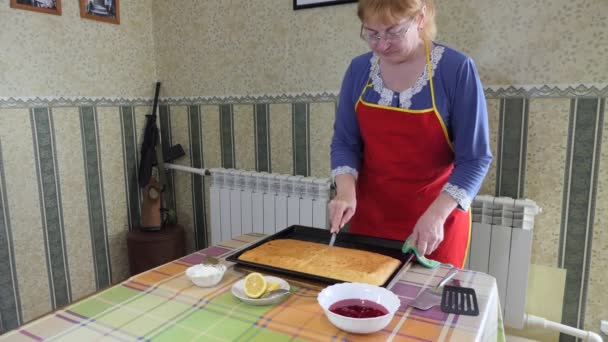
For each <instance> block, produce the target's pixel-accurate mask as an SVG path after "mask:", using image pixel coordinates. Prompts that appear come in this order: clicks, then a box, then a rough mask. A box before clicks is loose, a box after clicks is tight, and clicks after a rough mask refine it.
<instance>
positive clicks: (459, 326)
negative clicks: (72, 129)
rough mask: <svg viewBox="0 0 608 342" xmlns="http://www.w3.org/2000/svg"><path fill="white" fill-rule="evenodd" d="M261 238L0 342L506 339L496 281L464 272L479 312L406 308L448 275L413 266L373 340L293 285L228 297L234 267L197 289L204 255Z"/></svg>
mask: <svg viewBox="0 0 608 342" xmlns="http://www.w3.org/2000/svg"><path fill="white" fill-rule="evenodd" d="M262 237H263V235H258V234H249V235H243V236H241V237H238V238H236V239H233V240H230V241H226V242H224V243H222V244H220V245H218V246H214V247H210V248H207V249H204V250H201V251H198V252H195V253H193V254H190V255H188V256H186V257H184V258H181V259H179V260H175V261H173V262H170V263H168V264H165V265H162V266H160V267H157V268H155V269H153V270H150V271H148V272H145V273H142V274H139V275H136V276H134V277H132V278H130V279H128V280H126V281H124V282H122V283H121V284H118V285H115V286H113V287H111V288H109V289H107V290H104V291H101V292H99V293H97V294H95V295H93V296H90V297H88V298H86V299H84V300H81V301H79V302H77V303H74V304H72V305H70V306H68V307H66V308H64V309H61V310H57V311H54V312H52V313H50V314H48V315H46V316H44V317H42V318H40V319H37V320H35V321H33V322H30V323H28V324H26V325H24V326H22V327H20V328H18V329H16V330H14V331H11V332H9V333H7V334H5V335H2V336H0V340H1V341H32V340H35V341H43V340H45V341H134V340H137V341H148V340H149V341H265V342H267V341H286V340H294V341H303V340H322V341H334V340H341V341H346V340H359V341H379V340H394V341H445V340H453V341H495V340H499V341H503V340H504V334H503V326H502V319H501V314H500V308H499V301H498V291H497V287H496V283H495V280H494V278H492V277H490V276H488V275H486V274H483V273H478V272H472V271H463V272H460V273H459V274H458V275H457V276H456V278H455V279H458V280H459V281H460V284H461V286H466V287H473V288H475V291H476V292H477V298H478V302H479V305H480V315H479V316H476V317H472V316H463V315H454V314H446V313H443V312H442V311H441V310H440V309H439V308H438V307H435V308H433V309H431V310H428V311H420V310H417V309H413V308H411V307H409V305H408V304H409V303H410V302H411V301H412V300H413V299H414V298H415V297H416V295H417V294H418V293H419V292H420V291H421V290H423V289H424V288H426V287H428V286H433V285H435V284H436V283H437V282H438V281H439V280H440V278H441V277H442V276H443V275H444V274H445V273H446V272H447V269H444V268H438V269H435V270H429V269H425V268H422V267H420V266H417V265H416V266H413V267H412V268H411V269H410V270H408V271H407V272H406V273H405V274H404V276H403V278H402V279H401V280H400V281H399V282H398V283H397V284H396V285H395V286H394V287H393V289H392V291H393V292H394V293H396V294H397V295H398V296H399V298H400V299H401V303H402V305H401V308H400V309H399V311H398V312H397V314H396V315H395V317H394V318H393V320H392V322H391V323H390V324H389V325H388V326H387V327H386V328H385V329H384V330H382V331H379V332H377V333H374V334H369V335H356V334H349V333H345V332H343V331H341V330H339V329H337V328H335V327H334V326H333V325H332V324H331V323H330V322H329V321H328V320H327V318H326V317H325V315H324V314H323V311H322V309H321V307H320V306H319V305H318V304H317V301H316V294H317V293H318V290H315V289H313V288H307V287H304V286H297V287H294V288H295V289H296V294H294V295H291V296H289V297H288V298H287V299H286V300H284V301H283V302H281V303H280V304H277V305H274V306H250V305H247V304H244V303H242V302H241V301H239V300H238V299H237V298H235V297H234V296H233V295H232V293H231V286H232V285H233V284H234V283H235V282H236V281H237V280H239V279H240V278H242V277H243V276H244V273H243V272H240V271H236V270H233V269H229V270H228V271H227V272H226V275H225V276H224V278H223V280H222V282H221V283H220V284H219V285H218V286H216V287H214V288H210V289H205V288H199V287H197V286H195V285H194V284H192V283H191V282H190V280H189V279H188V278H187V277H186V275H185V274H184V271H185V270H186V269H187V268H188V267H189V266H191V265H193V264H196V263H199V262H200V261H201V260H202V259H203V258H204V257H205V256H207V255H212V256H216V257H226V256H227V255H229V254H231V253H232V252H233V251H234V249H235V248H240V247H243V246H245V245H246V244H249V243H253V242H255V241H257V240H259V239H260V238H262Z"/></svg>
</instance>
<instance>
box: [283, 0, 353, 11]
mask: <svg viewBox="0 0 608 342" xmlns="http://www.w3.org/2000/svg"><path fill="white" fill-rule="evenodd" d="M354 2H357V0H293V9H294V11H295V10H300V9H305V8H313V7H323V6H333V5H341V4H350V3H354Z"/></svg>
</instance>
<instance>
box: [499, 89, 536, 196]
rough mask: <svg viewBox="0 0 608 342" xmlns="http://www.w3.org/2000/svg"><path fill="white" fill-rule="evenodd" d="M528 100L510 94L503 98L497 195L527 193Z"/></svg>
mask: <svg viewBox="0 0 608 342" xmlns="http://www.w3.org/2000/svg"><path fill="white" fill-rule="evenodd" d="M528 106H529V104H528V100H527V99H525V98H508V99H503V100H502V102H501V110H500V126H499V135H498V148H497V154H498V158H497V163H496V170H497V172H496V195H498V196H508V197H512V198H520V197H522V196H523V195H524V185H525V170H526V165H525V163H526V158H525V156H526V139H527V129H528Z"/></svg>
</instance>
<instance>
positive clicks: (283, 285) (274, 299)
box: [232, 276, 290, 305]
mask: <svg viewBox="0 0 608 342" xmlns="http://www.w3.org/2000/svg"><path fill="white" fill-rule="evenodd" d="M264 278H265V279H266V281H267V282H273V283H277V284H279V288H280V289H285V290H289V289H290V288H289V283H288V282H286V281H285V280H283V279H281V278H277V277H273V276H264ZM232 294H233V295H234V296H235V297H236V298H238V299H240V300H241V301H243V302H244V303H246V304H249V305H273V304H277V303H279V302H281V301H282V300H283V299H285V298H287V294H288V293H283V294H278V295H274V296H271V297H264V298H249V297H247V295H246V294H245V279H241V280H239V281H237V282H236V283H234V285H232Z"/></svg>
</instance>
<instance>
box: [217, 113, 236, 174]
mask: <svg viewBox="0 0 608 342" xmlns="http://www.w3.org/2000/svg"><path fill="white" fill-rule="evenodd" d="M220 147H221V153H222V167H223V168H225V169H233V168H235V161H234V157H235V153H234V111H233V105H232V104H221V105H220Z"/></svg>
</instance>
